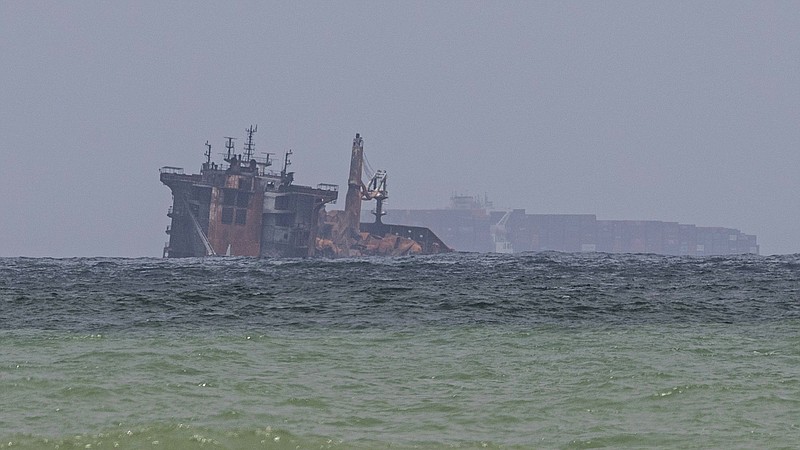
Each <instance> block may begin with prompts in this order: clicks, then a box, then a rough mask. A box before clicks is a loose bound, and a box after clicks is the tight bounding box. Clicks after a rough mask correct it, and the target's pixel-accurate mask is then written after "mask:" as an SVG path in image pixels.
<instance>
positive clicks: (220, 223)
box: [159, 126, 451, 258]
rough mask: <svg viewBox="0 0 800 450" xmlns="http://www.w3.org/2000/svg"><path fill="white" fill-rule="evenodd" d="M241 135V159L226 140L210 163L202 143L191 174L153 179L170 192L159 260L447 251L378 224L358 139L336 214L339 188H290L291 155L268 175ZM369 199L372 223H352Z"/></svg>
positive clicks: (382, 192) (164, 171)
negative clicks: (216, 159) (331, 208)
mask: <svg viewBox="0 0 800 450" xmlns="http://www.w3.org/2000/svg"><path fill="white" fill-rule="evenodd" d="M256 131H257V127H253V126H250V128H248V129H247V130H246V132H247V138H246V142H245V145H244V148H243V152H242V153H236V151H235V148H234V142H233V141H234V138H233V137H227V138H225V139H226V145H225V148H226V150H227V152H226V153H225V157H224V161H225V164H217V163H216V162H213V161H212V153H211V145H210V144H209V143H208V141H206V152H205V154H204V155H205V157H206V160H205V162H204V163H203V164H202V167H201V169H200V173H199V174H187V173H185V172H184V169H183V168H180V167H172V166H165V167H162V168H161V169H160V171H159V172H160V180H161V182H162V183H163V184H165V185H166V186H167V187H169V188H170V190H171V191H172V206H171V207H170V208H169V211H168V212H167V216H168V217H169V218H170V219H171V223H170V225H169V226H168V227H167V230H166V232H167V234H168V235H169V241H168V242H167V243H166V244H165V245H164V252H163V256H164V257H169V258H181V257H205V256H250V257H312V256H327V257H356V256H374V255H386V256H401V255H411V254H433V253H443V252H449V251H451V249H450V248H449V247H448V246H447V245H445V243H444V242H443V241H442V240H441V239H439V237H438V236H436V234H435V233H433V232H432V231H431V230H430V229H429V228H427V227H424V226H409V225H392V224H384V223H383V220H382V216H383V215H384V214H385V213H384V212H383V202H384V201H385V200H386V199H387V198H388V191H387V189H386V179H387V177H386V171H384V170H379V171H377V172H376V173H374V174H372V176H371V177H369V178H370V179H369V181H368V182H367V183H365V182H364V181H363V179H362V175H363V171H364V147H363V138H362V137H361V136H360V135H359V134H356V137H355V139H354V140H353V147H352V150H351V161H350V175H349V178H348V187H347V197H346V204H345V209H344V211H327V209H326V207H327V206H328V205H332V204H334V203H335V202H336V200H337V199H338V197H339V188H338V185H335V184H326V183H320V184H318V185H317V186H316V187H311V186H301V185H297V184H294V172H290V171H288V167H289V165H290V164H291V162H290V157H291V155H292V151H291V150H289V151H287V152H286V153H285V154H284V158H283V161H282V169H281V170H280V171H273V170H271V169H270V167H272V165H273V161H272V160H271V158H270V156H269V154H268V155H267V157H266V158H256V157H255V156H254V153H255V152H254V149H255V144H254V141H253V136H254V134H255V133H256ZM372 200H374V201H376V202H377V206H376V210H375V219H374V221H372V222H365V223H361V222H360V217H361V206H362V205H361V204H362V202H363V201H372Z"/></svg>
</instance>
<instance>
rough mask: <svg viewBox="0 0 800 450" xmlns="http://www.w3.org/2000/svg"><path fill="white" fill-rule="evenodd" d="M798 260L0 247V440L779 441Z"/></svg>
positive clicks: (268, 443) (780, 444) (791, 425)
mask: <svg viewBox="0 0 800 450" xmlns="http://www.w3.org/2000/svg"><path fill="white" fill-rule="evenodd" d="M799 289H800V255H792V256H779V257H760V256H753V255H749V256H736V257H715V258H682V257H663V256H654V255H606V254H560V253H536V254H517V255H478V254H449V255H438V256H435V257H408V258H388V259H351V260H269V259H261V260H258V259H238V258H209V259H183V260H164V259H110V258H84V259H30V258H10V259H9V258H7V259H0V448H34V449H39V448H41V449H49V448H53V449H55V448H60V449H68V448H69V449H72V448H93V449H94V448H100V449H102V448H123V449H159V448H162V449H194V448H231V449H250V448H265V449H298V448H299V449H320V448H322V449H326V448H337V449H373V448H398V449H406V448H421V449H438V448H465V449H471V448H475V449H478V448H512V449H513V448H525V449H527V448H565V449H582V448H602V447H605V448H697V449H700V448H703V449H704V448H723V447H724V448H787V449H788V448H798V446H800V291H798V290H799Z"/></svg>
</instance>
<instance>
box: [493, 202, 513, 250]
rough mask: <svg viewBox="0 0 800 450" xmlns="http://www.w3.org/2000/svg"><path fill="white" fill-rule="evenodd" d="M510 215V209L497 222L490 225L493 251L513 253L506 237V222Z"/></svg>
mask: <svg viewBox="0 0 800 450" xmlns="http://www.w3.org/2000/svg"><path fill="white" fill-rule="evenodd" d="M509 217H511V211H510V210H509V211H506V213H505V214H503V217H502V218H501V219H500V221H499V222H497V223H496V224H494V225H492V226H491V229H490V231H491V234H492V241H493V242H494V252H495V253H514V247H513V246H512V245H511V241H509V240H508V238H507V237H506V223H507V222H508V218H509Z"/></svg>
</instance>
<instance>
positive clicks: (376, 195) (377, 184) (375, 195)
mask: <svg viewBox="0 0 800 450" xmlns="http://www.w3.org/2000/svg"><path fill="white" fill-rule="evenodd" d="M388 198H389V191H387V190H386V171H385V170H378V171H377V172H375V175H374V176H373V177H372V179H371V180H370V181H369V184H368V185H367V186H364V185H363V184H362V185H361V199H362V200H375V201H376V202H377V204H376V206H375V211H373V212H372V214H374V215H375V223H383V222H382V220H381V217H383V216H385V215H386V212H384V211H383V202H384V200H386V199H388Z"/></svg>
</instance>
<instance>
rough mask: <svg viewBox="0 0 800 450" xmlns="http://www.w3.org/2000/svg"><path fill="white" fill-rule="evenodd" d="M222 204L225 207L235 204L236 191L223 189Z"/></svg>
mask: <svg viewBox="0 0 800 450" xmlns="http://www.w3.org/2000/svg"><path fill="white" fill-rule="evenodd" d="M222 204H223V205H226V206H233V205H235V204H236V191H235V190H233V189H225V190H223V191H222Z"/></svg>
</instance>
